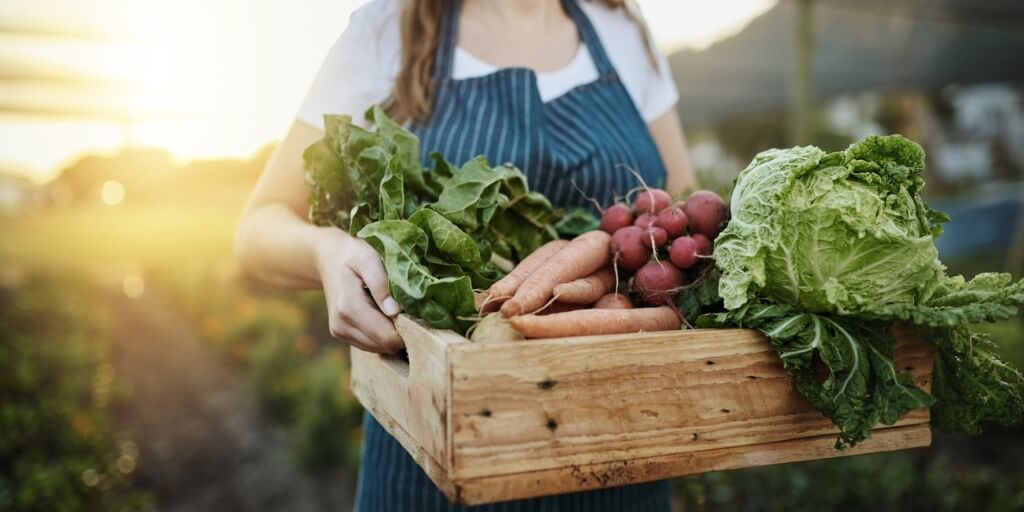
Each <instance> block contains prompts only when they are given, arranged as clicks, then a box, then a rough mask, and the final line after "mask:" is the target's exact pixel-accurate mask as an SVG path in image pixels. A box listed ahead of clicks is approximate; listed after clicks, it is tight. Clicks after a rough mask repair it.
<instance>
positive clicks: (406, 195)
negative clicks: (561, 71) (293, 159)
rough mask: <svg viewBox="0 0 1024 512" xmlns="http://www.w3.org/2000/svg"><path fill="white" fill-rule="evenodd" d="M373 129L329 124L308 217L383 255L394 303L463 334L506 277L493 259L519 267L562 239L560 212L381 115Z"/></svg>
mask: <svg viewBox="0 0 1024 512" xmlns="http://www.w3.org/2000/svg"><path fill="white" fill-rule="evenodd" d="M366 120H367V121H368V122H369V123H371V124H372V125H373V126H374V129H373V130H367V129H365V128H361V127H359V126H357V125H356V124H354V123H353V122H352V119H351V118H350V117H348V116H331V115H328V116H325V117H324V123H325V132H324V137H323V139H321V140H319V141H317V142H316V143H314V144H312V145H311V146H309V147H308V148H307V149H306V151H305V152H304V154H303V158H304V161H305V164H306V181H307V183H308V184H309V186H310V198H309V202H310V219H311V220H312V221H313V222H314V223H316V224H318V225H329V226H335V227H338V228H341V229H345V230H347V231H348V232H349V233H352V234H354V235H356V236H358V237H360V238H363V239H365V240H366V241H367V242H368V243H369V244H370V245H371V246H373V247H374V249H376V250H377V252H378V253H380V255H381V257H382V259H383V262H384V267H385V269H386V270H387V273H388V284H389V288H390V292H391V295H392V296H393V297H394V299H395V300H396V301H397V302H398V303H399V304H401V305H402V307H403V308H404V309H405V310H406V311H407V312H409V313H410V314H412V315H414V316H416V317H418V318H420V319H422V320H423V321H424V322H426V323H427V324H428V325H430V326H432V327H438V328H444V329H453V330H456V331H460V332H464V331H465V330H466V328H468V326H469V324H470V322H469V320H468V318H470V317H472V316H473V315H475V314H476V311H475V309H474V306H473V302H474V301H473V288H474V287H477V288H483V287H487V286H489V285H490V284H491V283H492V282H494V281H495V280H497V279H499V278H500V277H501V276H502V275H503V273H502V271H501V270H500V269H499V268H498V267H496V266H495V265H494V264H492V263H491V256H492V253H497V254H500V255H501V256H503V257H505V258H506V259H520V258H522V257H524V256H526V255H527V254H529V253H530V252H532V251H533V250H535V249H536V248H537V247H539V246H540V245H542V244H543V243H545V242H547V241H549V240H552V239H554V238H556V237H557V233H556V232H555V230H554V228H553V227H552V225H551V224H552V222H554V221H555V220H556V217H557V212H556V211H555V209H554V208H553V207H552V206H551V203H550V202H549V201H548V200H547V198H545V197H544V196H543V195H541V194H539V193H537V192H531V191H530V189H529V187H528V186H527V182H526V177H525V176H524V175H523V173H522V172H521V171H519V169H516V168H515V167H512V166H509V165H501V166H498V167H491V166H490V165H489V164H488V162H487V159H485V158H484V157H477V158H474V159H472V160H470V161H468V162H466V163H465V164H463V165H462V167H461V168H456V167H455V166H453V165H452V164H451V163H449V162H448V161H446V160H445V159H444V157H442V156H441V155H439V154H437V153H433V154H432V155H431V159H432V160H433V168H432V169H430V170H428V169H426V168H424V167H423V166H422V164H421V162H420V141H419V139H418V138H417V137H416V136H415V135H414V134H413V133H412V132H410V131H408V130H406V129H405V128H403V127H402V126H400V125H398V124H397V123H395V122H394V121H392V120H391V119H389V118H388V117H387V115H385V114H384V112H383V111H381V110H380V108H378V107H373V108H371V109H370V110H368V111H367V112H366Z"/></svg>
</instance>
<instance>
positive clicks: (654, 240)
mask: <svg viewBox="0 0 1024 512" xmlns="http://www.w3.org/2000/svg"><path fill="white" fill-rule="evenodd" d="M643 242H644V246H645V247H647V248H648V249H657V248H658V247H661V246H663V245H665V242H668V233H666V232H665V230H664V229H661V228H659V227H657V226H651V227H649V228H647V229H645V230H644V240H643ZM652 244H653V245H652Z"/></svg>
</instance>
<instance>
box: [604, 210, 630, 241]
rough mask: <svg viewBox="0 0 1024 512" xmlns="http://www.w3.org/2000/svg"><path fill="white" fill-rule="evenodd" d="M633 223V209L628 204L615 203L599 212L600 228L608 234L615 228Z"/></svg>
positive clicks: (615, 229) (614, 230)
mask: <svg viewBox="0 0 1024 512" xmlns="http://www.w3.org/2000/svg"><path fill="white" fill-rule="evenodd" d="M632 224H633V210H630V209H629V207H628V206H626V205H624V204H622V203H617V204H613V205H611V206H609V207H608V209H606V210H605V211H604V213H603V214H601V229H602V230H604V232H605V233H608V234H609V235H611V234H614V233H615V232H616V231H617V230H619V229H621V228H624V227H626V226H629V225H632Z"/></svg>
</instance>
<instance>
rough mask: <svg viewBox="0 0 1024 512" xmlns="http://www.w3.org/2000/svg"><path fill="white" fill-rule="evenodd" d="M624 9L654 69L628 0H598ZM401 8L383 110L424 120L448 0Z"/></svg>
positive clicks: (412, 2) (412, 0)
mask: <svg viewBox="0 0 1024 512" xmlns="http://www.w3.org/2000/svg"><path fill="white" fill-rule="evenodd" d="M597 1H600V2H601V3H603V4H605V5H607V6H608V7H611V8H613V9H623V10H624V11H625V12H626V16H628V17H629V19H630V20H632V21H633V22H634V23H636V24H637V25H638V26H639V27H640V30H641V32H642V35H643V40H644V47H645V49H646V50H647V57H648V59H649V60H650V61H651V65H652V66H654V68H655V69H657V68H658V60H657V58H655V54H654V49H653V48H651V42H650V37H649V34H648V31H647V27H646V25H644V23H643V21H642V20H641V19H640V17H639V16H637V14H636V12H635V11H634V10H633V9H632V8H631V6H630V5H629V4H630V0H597ZM403 3H404V4H405V5H404V6H403V7H402V19H401V22H400V23H401V33H402V67H401V69H400V70H399V72H398V77H397V78H396V79H395V88H394V89H393V90H392V91H391V95H390V96H389V97H388V99H387V100H385V101H384V105H383V106H384V110H385V111H386V112H387V113H388V114H389V115H390V116H391V117H393V118H394V119H395V120H397V121H398V122H405V121H424V120H426V119H427V118H428V117H429V116H430V109H431V107H432V106H433V105H432V104H433V102H434V90H435V86H436V84H435V83H434V81H433V80H432V73H433V68H434V58H435V56H436V55H437V46H438V44H440V39H441V18H442V17H443V16H444V9H445V5H446V4H447V3H448V0H405V1H404V2H403Z"/></svg>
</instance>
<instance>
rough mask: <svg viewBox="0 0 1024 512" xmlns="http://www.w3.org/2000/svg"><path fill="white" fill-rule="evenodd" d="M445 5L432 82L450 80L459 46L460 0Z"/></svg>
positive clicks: (450, 0) (450, 1) (452, 0)
mask: <svg viewBox="0 0 1024 512" xmlns="http://www.w3.org/2000/svg"><path fill="white" fill-rule="evenodd" d="M413 1H416V0H413ZM445 4H446V5H445V7H444V14H443V18H442V19H441V36H440V40H439V41H438V44H437V54H436V56H435V59H434V71H433V79H434V82H442V81H444V80H448V79H449V78H451V76H452V66H453V65H454V62H455V47H456V46H458V44H459V13H460V12H462V0H449V1H448V2H445Z"/></svg>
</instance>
